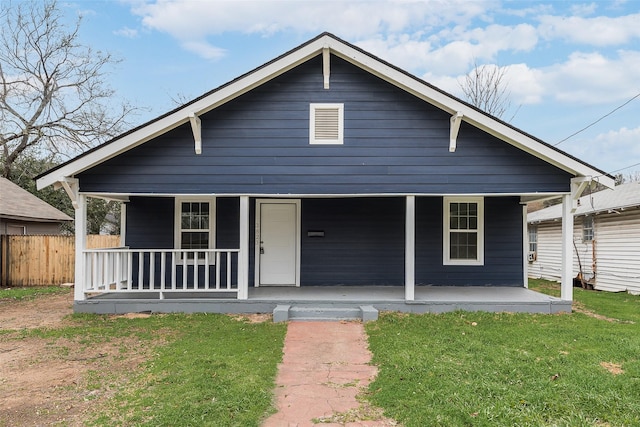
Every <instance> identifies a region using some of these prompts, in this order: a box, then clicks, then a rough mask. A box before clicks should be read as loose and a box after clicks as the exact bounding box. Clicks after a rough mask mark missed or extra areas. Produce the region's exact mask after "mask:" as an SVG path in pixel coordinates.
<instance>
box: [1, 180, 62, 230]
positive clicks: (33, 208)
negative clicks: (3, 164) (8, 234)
mask: <svg viewBox="0 0 640 427" xmlns="http://www.w3.org/2000/svg"><path fill="white" fill-rule="evenodd" d="M0 218H8V219H14V220H21V221H39V222H62V221H73V218H71V217H70V216H69V215H67V214H65V213H64V212H62V211H59V210H58V209H56V208H54V207H53V206H51V205H50V204H48V203H47V202H45V201H43V200H40V199H39V198H37V197H36V196H34V195H33V194H31V193H29V192H28V191H27V190H25V189H23V188H21V187H19V186H18V185H16V184H14V183H13V182H11V181H9V180H8V179H6V178H0Z"/></svg>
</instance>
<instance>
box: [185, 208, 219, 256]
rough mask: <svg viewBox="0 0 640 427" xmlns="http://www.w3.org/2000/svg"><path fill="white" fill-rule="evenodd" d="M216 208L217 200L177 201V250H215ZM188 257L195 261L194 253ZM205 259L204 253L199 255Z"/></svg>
mask: <svg viewBox="0 0 640 427" xmlns="http://www.w3.org/2000/svg"><path fill="white" fill-rule="evenodd" d="M214 206H215V199H214V198H210V199H206V200H204V199H180V198H178V199H176V225H175V229H176V236H175V241H176V248H177V249H190V250H194V251H195V250H198V249H212V248H214V247H215V246H214V242H215V237H214V231H215V230H214V224H215V216H214ZM187 257H188V258H189V259H193V253H188V255H187ZM199 258H204V253H201V254H199Z"/></svg>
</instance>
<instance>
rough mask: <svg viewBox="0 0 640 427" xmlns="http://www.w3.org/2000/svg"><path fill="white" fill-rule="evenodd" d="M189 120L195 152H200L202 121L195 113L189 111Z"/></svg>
mask: <svg viewBox="0 0 640 427" xmlns="http://www.w3.org/2000/svg"><path fill="white" fill-rule="evenodd" d="M189 122H190V123H191V131H192V132H193V140H194V142H195V150H196V154H202V121H201V120H200V117H198V116H196V113H189Z"/></svg>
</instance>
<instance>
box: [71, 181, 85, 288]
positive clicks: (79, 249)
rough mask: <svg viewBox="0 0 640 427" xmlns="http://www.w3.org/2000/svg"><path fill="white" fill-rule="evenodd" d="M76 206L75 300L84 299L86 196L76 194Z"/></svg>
mask: <svg viewBox="0 0 640 427" xmlns="http://www.w3.org/2000/svg"><path fill="white" fill-rule="evenodd" d="M76 202H77V206H75V208H76V212H75V213H76V215H75V229H76V262H75V282H74V287H73V299H74V300H75V301H84V300H85V295H84V288H85V285H86V284H85V283H84V282H85V279H86V275H85V265H84V260H85V256H84V251H85V249H86V248H87V196H85V195H83V194H79V193H78V194H77V196H76Z"/></svg>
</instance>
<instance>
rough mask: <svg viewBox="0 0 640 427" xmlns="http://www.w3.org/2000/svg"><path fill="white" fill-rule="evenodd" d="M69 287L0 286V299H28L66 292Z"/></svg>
mask: <svg viewBox="0 0 640 427" xmlns="http://www.w3.org/2000/svg"><path fill="white" fill-rule="evenodd" d="M67 293H69V289H67V288H62V287H60V286H32V287H28V288H0V301H7V300H9V301H20V300H29V299H33V298H35V297H38V296H42V295H52V294H67Z"/></svg>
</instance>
